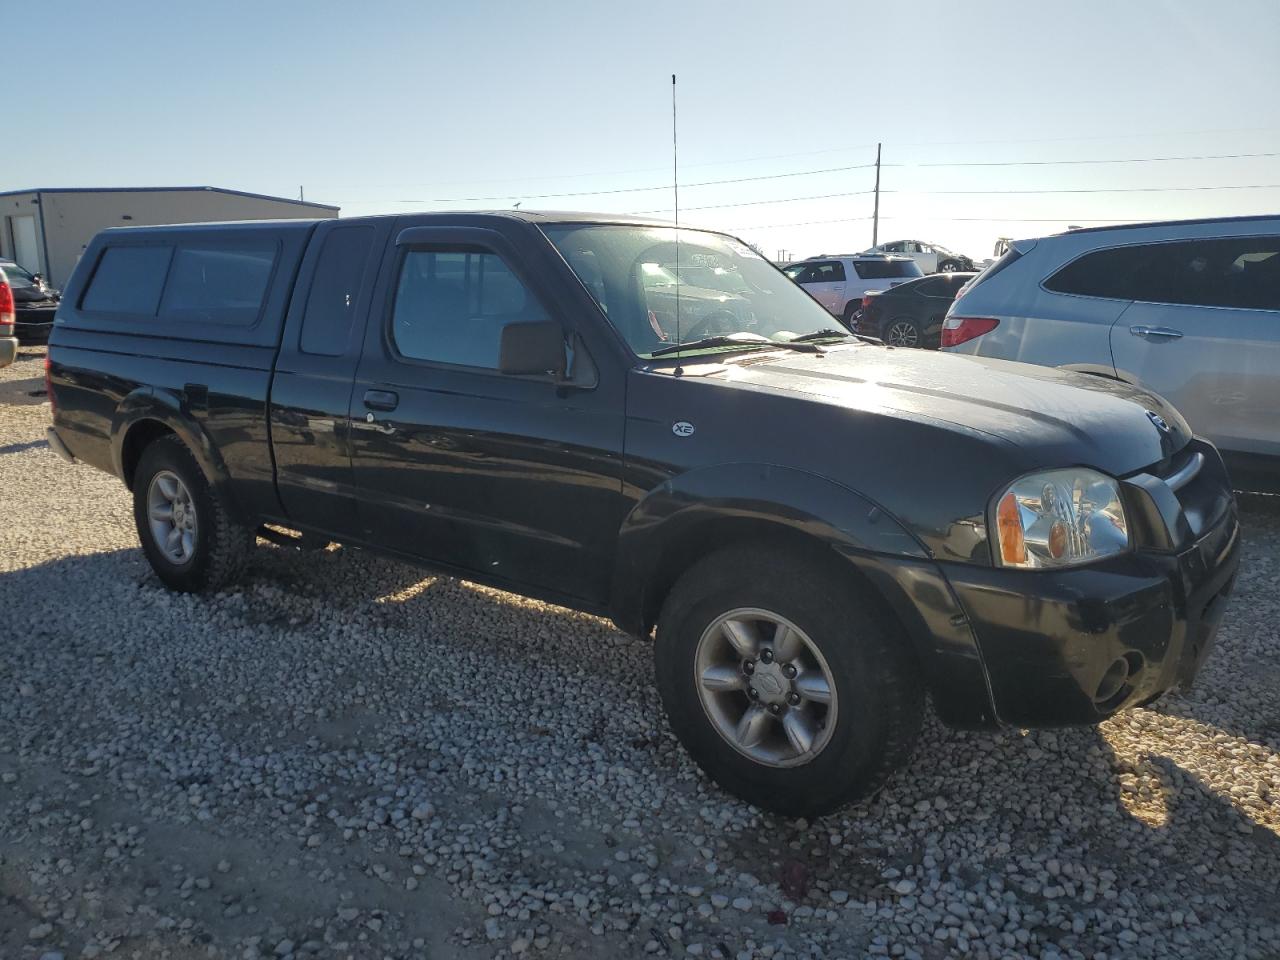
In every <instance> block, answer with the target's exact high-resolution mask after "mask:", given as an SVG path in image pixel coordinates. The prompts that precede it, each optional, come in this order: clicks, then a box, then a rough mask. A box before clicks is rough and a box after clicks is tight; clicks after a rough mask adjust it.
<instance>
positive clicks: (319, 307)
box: [299, 227, 373, 357]
mask: <svg viewBox="0 0 1280 960" xmlns="http://www.w3.org/2000/svg"><path fill="white" fill-rule="evenodd" d="M372 242H373V227H338V228H337V229H335V230H334V231H333V232H331V233H330V234H329V236H328V237H326V238H325V241H324V246H323V247H322V248H321V250H320V257H319V259H318V260H317V261H316V272H315V275H314V276H313V277H312V279H311V292H310V293H308V294H307V307H306V312H305V313H304V314H303V318H302V340H301V342H300V343H299V347H300V349H301V350H302V352H303V353H314V354H320V355H322V356H326V357H340V356H342V355H343V354H344V353H346V352H347V344H348V343H349V341H350V339H351V325H352V322H353V320H354V319H355V311H356V300H357V299H358V294H359V292H360V281H361V280H362V279H363V277H364V265H365V261H366V260H367V259H368V255H369V245H370V244H371V243H372Z"/></svg>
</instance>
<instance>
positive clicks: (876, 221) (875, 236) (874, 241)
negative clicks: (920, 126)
mask: <svg viewBox="0 0 1280 960" xmlns="http://www.w3.org/2000/svg"><path fill="white" fill-rule="evenodd" d="M879 243H880V144H878V143H877V144H876V208H875V213H874V214H872V217H871V245H872V246H873V247H874V246H876V245H878V244H879Z"/></svg>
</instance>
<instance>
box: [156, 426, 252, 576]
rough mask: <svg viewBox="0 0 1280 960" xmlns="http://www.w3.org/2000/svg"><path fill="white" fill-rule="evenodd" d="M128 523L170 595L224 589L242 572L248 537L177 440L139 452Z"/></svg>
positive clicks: (249, 546)
mask: <svg viewBox="0 0 1280 960" xmlns="http://www.w3.org/2000/svg"><path fill="white" fill-rule="evenodd" d="M133 518H134V522H135V523H136V525H137V527H138V539H139V540H140V541H141V542H142V552H143V553H145V554H146V556H147V560H148V561H150V563H151V569H153V570H154V571H155V572H156V576H158V577H159V578H160V579H161V580H162V581H163V582H164V583H165V585H166V586H168V587H169V588H170V589H172V590H181V591H183V592H184V593H204V592H213V591H216V590H220V589H222V588H223V587H226V586H228V585H229V584H231V583H233V582H234V581H235V580H237V579H238V578H239V576H240V574H241V573H243V571H244V568H245V565H246V564H247V563H248V560H249V555H250V552H251V550H252V548H253V535H252V534H251V533H250V531H249V530H248V529H247V528H246V527H243V526H241V525H239V524H237V523H236V522H235V521H234V520H233V519H232V517H231V514H230V511H229V510H228V509H227V505H226V504H225V503H224V502H223V500H222V498H221V497H220V496H219V495H218V493H217V491H215V490H214V489H213V487H212V486H210V484H209V481H208V480H207V479H206V478H205V475H204V471H203V470H201V469H200V465H199V464H198V463H197V462H196V459H195V457H194V456H193V455H192V453H191V451H190V450H188V449H187V448H186V446H185V445H184V444H183V443H182V441H181V440H179V439H178V438H177V437H164V438H162V439H160V440H157V441H155V442H154V443H152V444H151V445H150V446H149V447H147V448H146V450H144V451H143V452H142V458H141V460H139V462H138V469H137V471H136V472H135V474H134V478H133Z"/></svg>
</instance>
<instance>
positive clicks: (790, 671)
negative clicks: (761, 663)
mask: <svg viewBox="0 0 1280 960" xmlns="http://www.w3.org/2000/svg"><path fill="white" fill-rule="evenodd" d="M782 675H783V676H784V677H786V678H787V679H788V680H794V679H795V678H796V668H795V664H792V663H788V664H787V665H786V666H784V667H783V668H782Z"/></svg>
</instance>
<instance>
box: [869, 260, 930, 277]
mask: <svg viewBox="0 0 1280 960" xmlns="http://www.w3.org/2000/svg"><path fill="white" fill-rule="evenodd" d="M853 268H854V269H855V270H857V271H858V276H859V277H860V278H861V279H863V280H897V279H900V278H903V277H922V276H924V274H923V273H921V272H920V267H919V265H918V264H917V263H916V262H915V261H914V260H855V261H853Z"/></svg>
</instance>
